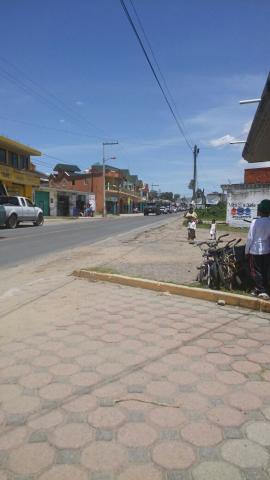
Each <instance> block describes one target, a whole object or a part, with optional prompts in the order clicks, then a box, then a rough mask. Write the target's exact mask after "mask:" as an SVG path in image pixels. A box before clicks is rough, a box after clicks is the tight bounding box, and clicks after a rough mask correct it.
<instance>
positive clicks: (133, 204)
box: [43, 163, 148, 215]
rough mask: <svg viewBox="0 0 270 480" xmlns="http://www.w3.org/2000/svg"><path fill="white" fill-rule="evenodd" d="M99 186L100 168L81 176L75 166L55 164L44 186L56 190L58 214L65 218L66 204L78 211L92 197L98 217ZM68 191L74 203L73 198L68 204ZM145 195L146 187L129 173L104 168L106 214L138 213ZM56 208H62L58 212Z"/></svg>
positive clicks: (102, 189)
mask: <svg viewBox="0 0 270 480" xmlns="http://www.w3.org/2000/svg"><path fill="white" fill-rule="evenodd" d="M103 185H104V179H103V165H102V164H100V163H97V164H94V165H92V167H91V168H90V169H89V170H87V171H85V172H81V170H80V169H79V167H78V166H77V165H68V164H57V165H56V166H55V168H54V173H52V174H51V175H50V176H49V185H48V186H49V187H50V188H54V189H57V191H58V193H57V204H58V211H59V209H60V210H61V215H66V214H67V213H63V212H67V211H68V210H70V204H72V207H73V208H74V202H75V203H76V207H77V208H78V209H79V210H80V211H82V210H83V209H84V208H85V207H86V205H87V204H88V203H89V202H90V199H91V200H92V199H93V196H94V198H95V209H96V211H97V212H98V213H102V212H103V192H104V186H103ZM43 189H44V188H43ZM47 190H48V189H47ZM70 190H72V191H73V192H74V195H76V201H75V197H72V200H71V194H70V193H69V191H70ZM147 194H148V185H146V184H144V183H143V182H142V181H141V180H139V179H138V177H137V175H130V173H129V170H121V169H119V168H116V167H113V166H111V165H105V196H106V211H107V213H112V214H117V213H130V212H133V210H134V209H135V208H136V209H138V210H140V211H142V210H143V205H144V201H145V199H146V198H147ZM53 203H54V201H53ZM60 204H62V207H61V208H60V207H59V205H60ZM58 214H59V215H60V213H58Z"/></svg>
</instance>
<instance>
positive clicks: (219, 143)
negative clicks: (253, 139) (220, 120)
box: [209, 134, 236, 147]
mask: <svg viewBox="0 0 270 480" xmlns="http://www.w3.org/2000/svg"><path fill="white" fill-rule="evenodd" d="M234 141H236V138H235V137H233V136H232V135H229V134H227V135H224V136H223V137H219V138H215V139H213V140H210V141H209V145H211V147H223V146H224V145H228V144H229V143H230V142H234Z"/></svg>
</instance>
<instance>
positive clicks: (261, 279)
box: [245, 199, 270, 300]
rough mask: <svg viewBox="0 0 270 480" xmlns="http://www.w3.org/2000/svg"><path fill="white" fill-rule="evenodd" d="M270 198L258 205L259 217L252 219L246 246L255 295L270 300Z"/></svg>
mask: <svg viewBox="0 0 270 480" xmlns="http://www.w3.org/2000/svg"><path fill="white" fill-rule="evenodd" d="M269 215H270V200H267V199H265V200H262V201H261V203H260V204H259V205H258V218H256V219H254V220H252V222H251V225H250V228H249V232H248V236H247V241H246V247H245V253H246V255H248V259H249V268H250V275H251V278H252V280H253V282H254V287H255V288H254V290H253V292H252V294H253V295H256V296H258V297H259V298H262V299H264V300H270V297H269V295H268V293H267V290H268V287H269V285H268V283H269V269H270V218H269Z"/></svg>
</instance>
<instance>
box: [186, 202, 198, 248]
mask: <svg viewBox="0 0 270 480" xmlns="http://www.w3.org/2000/svg"><path fill="white" fill-rule="evenodd" d="M185 218H186V219H187V230H188V241H192V242H193V241H194V239H195V238H196V225H197V219H198V216H197V213H196V212H194V209H193V207H190V208H189V210H188V212H187V213H186V214H185Z"/></svg>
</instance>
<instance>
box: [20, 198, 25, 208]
mask: <svg viewBox="0 0 270 480" xmlns="http://www.w3.org/2000/svg"><path fill="white" fill-rule="evenodd" d="M21 204H22V206H23V207H25V200H24V198H21Z"/></svg>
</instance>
